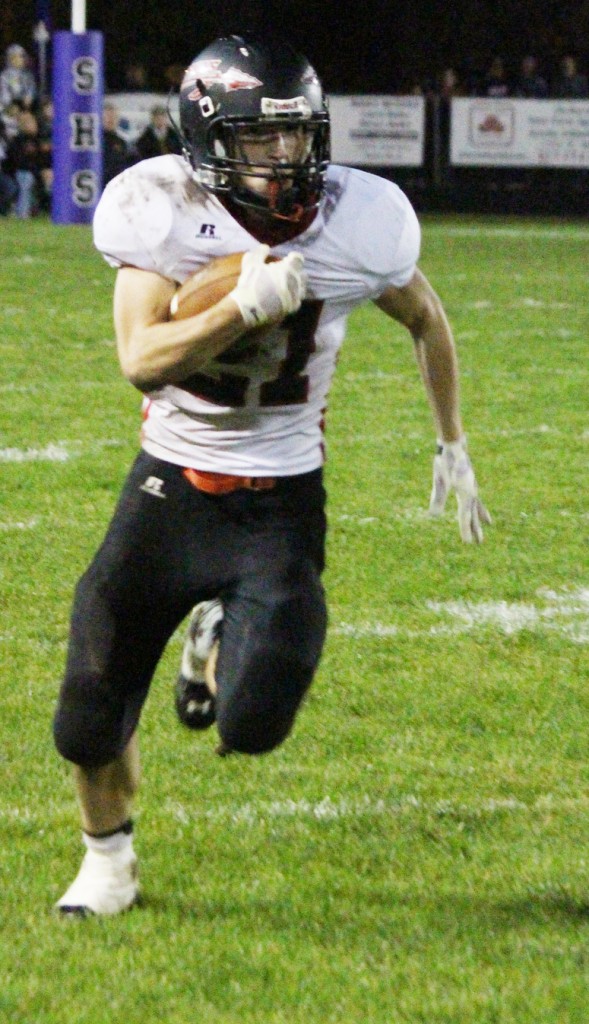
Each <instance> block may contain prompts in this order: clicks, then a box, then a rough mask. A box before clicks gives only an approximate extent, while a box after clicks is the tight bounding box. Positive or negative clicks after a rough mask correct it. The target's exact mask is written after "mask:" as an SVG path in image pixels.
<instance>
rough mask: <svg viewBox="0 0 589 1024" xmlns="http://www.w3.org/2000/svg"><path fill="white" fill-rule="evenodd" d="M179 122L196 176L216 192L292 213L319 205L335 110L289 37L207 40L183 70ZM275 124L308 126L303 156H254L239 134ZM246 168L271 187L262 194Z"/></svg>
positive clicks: (291, 127)
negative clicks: (268, 158)
mask: <svg viewBox="0 0 589 1024" xmlns="http://www.w3.org/2000/svg"><path fill="white" fill-rule="evenodd" d="M180 127H181V132H182V141H183V144H184V151H185V155H186V157H187V158H188V160H189V161H190V163H191V165H192V167H193V168H194V171H195V177H196V180H197V181H198V182H199V183H200V184H201V185H202V186H203V187H204V188H206V189H208V190H209V191H210V192H214V193H215V194H216V195H225V196H229V197H230V198H231V199H232V200H233V201H234V202H236V203H239V204H240V205H242V206H247V207H250V208H252V207H253V208H255V209H256V210H258V211H264V212H266V213H267V214H268V215H270V216H273V217H278V218H281V219H283V218H286V219H288V220H296V219H298V218H299V217H300V216H301V215H302V213H304V212H306V211H308V210H312V209H314V208H315V207H316V206H317V205H318V203H319V200H320V198H321V192H322V189H323V183H324V179H325V174H326V171H327V165H328V162H329V114H328V112H327V105H326V102H325V97H324V95H323V89H322V87H321V83H320V81H319V79H318V77H317V75H316V73H315V71H314V70H313V68H312V67H311V65H310V64H309V62H308V60H307V59H306V57H303V56H302V55H301V54H298V53H295V51H294V50H292V49H291V48H290V47H289V46H288V45H286V44H284V43H281V42H276V41H275V42H264V43H260V42H252V41H250V40H246V39H243V38H241V37H240V36H228V37H227V38H223V39H217V40H215V42H214V43H211V45H210V46H207V48H206V49H205V50H203V51H202V53H199V54H198V56H196V57H195V58H194V60H193V61H192V63H191V65H190V67H189V68H188V69H187V71H186V73H185V75H184V79H183V81H182V85H181V87H180ZM273 128H274V129H280V130H282V131H284V130H285V128H286V129H287V130H288V131H292V130H295V129H297V130H298V131H300V132H301V134H302V137H303V138H304V145H303V146H302V149H301V156H300V159H298V160H297V161H296V162H293V163H284V162H282V161H281V162H280V164H279V166H277V164H276V163H271V162H261V161H259V160H256V163H255V164H252V163H251V162H250V161H248V159H247V156H246V153H245V151H244V149H243V147H242V145H241V142H240V135H241V134H243V132H244V131H246V132H247V134H248V137H250V136H251V135H253V136H254V137H255V133H256V132H266V133H267V132H268V129H273ZM240 129H241V132H240ZM244 175H248V176H249V177H250V178H251V177H255V178H262V179H265V180H267V181H269V182H270V183H271V187H269V188H268V189H266V190H265V194H264V195H263V196H261V195H260V194H258V193H257V192H256V191H254V190H253V189H248V188H247V184H244V181H243V178H244ZM285 184H286V186H287V187H286V188H285Z"/></svg>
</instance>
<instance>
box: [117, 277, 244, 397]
mask: <svg viewBox="0 0 589 1024" xmlns="http://www.w3.org/2000/svg"><path fill="white" fill-rule="evenodd" d="M245 330H246V327H245V324H244V322H243V317H242V316H241V313H240V312H239V309H238V307H237V305H236V304H235V302H234V301H233V300H232V299H230V298H229V297H227V298H225V299H222V300H221V302H218V303H217V304H216V305H215V306H213V307H211V309H208V310H206V311H205V312H204V313H199V314H198V316H194V317H189V318H187V319H185V320H178V321H166V322H160V323H154V324H150V325H136V326H135V327H134V328H133V330H132V331H131V332H129V335H128V336H127V337H125V338H124V340H122V341H119V360H120V363H121V369H122V371H123V373H124V375H125V377H126V378H127V380H129V381H130V382H131V384H133V385H134V386H135V387H136V388H138V389H139V390H140V391H152V390H153V389H154V388H158V387H162V386H163V385H165V384H175V383H178V382H179V381H182V380H185V379H186V377H189V376H190V374H192V373H196V372H197V371H199V370H201V369H202V368H203V367H204V366H206V364H207V363H209V362H210V360H211V359H214V358H215V357H216V356H218V355H219V354H220V353H221V352H224V351H225V349H226V348H228V347H229V346H230V345H232V344H233V342H234V341H236V340H237V339H238V338H239V337H241V335H242V334H243V333H244V331H245Z"/></svg>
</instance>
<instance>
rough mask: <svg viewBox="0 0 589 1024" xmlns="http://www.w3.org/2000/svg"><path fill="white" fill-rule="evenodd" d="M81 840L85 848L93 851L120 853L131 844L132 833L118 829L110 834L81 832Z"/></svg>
mask: <svg viewBox="0 0 589 1024" xmlns="http://www.w3.org/2000/svg"><path fill="white" fill-rule="evenodd" d="M82 840H83V842H84V845H85V846H86V848H87V849H88V850H94V852H95V853H120V852H121V851H122V850H127V849H129V848H130V847H131V846H132V845H133V833H132V832H125V831H123V830H122V829H119V831H118V832H113V833H112V835H110V836H89V835H88V833H87V832H82Z"/></svg>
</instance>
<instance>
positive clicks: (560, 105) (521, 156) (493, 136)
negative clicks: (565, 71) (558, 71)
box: [450, 99, 589, 167]
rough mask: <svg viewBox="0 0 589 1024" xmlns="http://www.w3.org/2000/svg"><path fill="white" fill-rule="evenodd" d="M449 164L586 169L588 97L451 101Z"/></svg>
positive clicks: (588, 156) (588, 144) (588, 116)
mask: <svg viewBox="0 0 589 1024" xmlns="http://www.w3.org/2000/svg"><path fill="white" fill-rule="evenodd" d="M450 162H451V163H452V164H456V165H461V166H470V167H491V166H493V167H589V100H516V99H513V100H510V99H503V100H490V99H489V100H487V99H455V100H452V127H451V135H450Z"/></svg>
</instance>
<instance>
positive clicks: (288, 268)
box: [229, 245, 306, 327]
mask: <svg viewBox="0 0 589 1024" xmlns="http://www.w3.org/2000/svg"><path fill="white" fill-rule="evenodd" d="M269 252H270V246H268V245H260V246H258V248H257V249H253V250H252V252H246V254H245V256H244V257H243V259H242V261H241V273H240V275H239V280H238V282H237V284H236V286H235V288H234V289H233V291H232V292H230V293H229V294H230V296H231V298H232V299H235V301H236V303H237V305H238V306H239V311H240V313H241V315H242V317H243V319H244V323H245V325H246V327H259V326H260V325H261V324H266V323H280V321H281V320H284V317H285V316H287V314H288V313H295V312H296V311H297V309H298V308H299V306H300V304H301V302H302V301H303V296H304V294H305V286H306V278H305V273H304V271H303V257H302V255H301V254H300V253H299V252H289V254H288V256H286V257H285V258H284V259H283V260H276V262H274V263H266V262H265V260H266V257H267V255H268V253H269Z"/></svg>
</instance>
